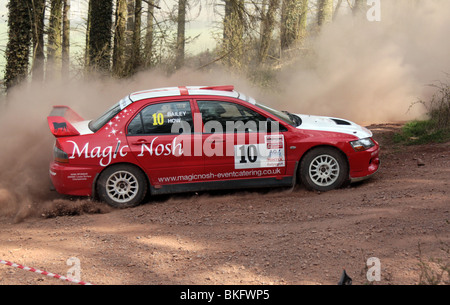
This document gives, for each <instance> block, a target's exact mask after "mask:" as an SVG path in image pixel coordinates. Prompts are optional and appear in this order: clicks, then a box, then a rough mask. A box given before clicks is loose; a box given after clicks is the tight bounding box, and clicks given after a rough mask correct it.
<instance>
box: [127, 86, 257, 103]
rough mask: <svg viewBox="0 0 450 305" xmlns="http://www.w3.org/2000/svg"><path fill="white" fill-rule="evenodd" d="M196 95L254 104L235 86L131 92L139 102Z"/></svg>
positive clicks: (185, 87)
mask: <svg viewBox="0 0 450 305" xmlns="http://www.w3.org/2000/svg"><path fill="white" fill-rule="evenodd" d="M194 95H214V96H224V97H232V98H239V99H241V100H243V101H246V102H249V103H252V104H254V102H253V101H254V100H253V99H251V98H247V97H246V96H245V95H244V94H242V93H240V92H237V91H235V90H234V86H182V87H165V88H156V89H150V90H144V91H138V92H134V93H131V94H130V96H129V98H130V100H131V101H132V102H137V101H140V100H145V99H149V98H158V97H170V96H194Z"/></svg>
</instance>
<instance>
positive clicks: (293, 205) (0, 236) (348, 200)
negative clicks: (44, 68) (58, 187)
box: [0, 124, 450, 285]
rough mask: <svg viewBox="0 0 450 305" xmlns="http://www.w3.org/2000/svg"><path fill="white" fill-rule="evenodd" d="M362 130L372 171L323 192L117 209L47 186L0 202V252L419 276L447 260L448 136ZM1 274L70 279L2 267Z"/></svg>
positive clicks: (155, 275)
mask: <svg viewBox="0 0 450 305" xmlns="http://www.w3.org/2000/svg"><path fill="white" fill-rule="evenodd" d="M370 128H371V129H372V130H373V131H374V133H375V137H376V139H377V140H378V141H379V142H380V143H381V145H382V167H381V169H380V171H379V172H378V173H377V174H376V176H374V177H373V178H372V179H370V180H368V181H365V182H362V183H358V184H356V185H352V186H348V187H345V188H343V189H339V190H335V191H331V192H327V193H316V192H309V191H307V190H305V189H304V188H303V187H302V186H297V187H296V188H295V189H293V190H289V189H273V190H248V191H236V192H232V191H230V192H220V193H218V192H209V193H208V192H206V193H195V194H183V195H176V196H164V197H157V198H155V199H154V200H152V202H148V203H146V204H143V205H141V206H139V207H136V208H132V209H126V210H114V209H111V208H108V207H107V206H106V205H105V204H102V203H96V202H92V201H90V200H88V199H85V198H67V197H62V196H58V195H52V196H54V197H52V198H51V199H49V200H46V201H43V202H39V201H38V202H33V203H30V204H28V205H27V208H25V209H24V208H22V209H20V210H18V211H17V210H16V211H13V212H12V211H11V210H8V209H5V205H7V202H8V201H7V200H2V201H0V203H2V204H3V206H0V208H1V210H0V211H3V213H0V240H1V244H0V260H7V261H11V262H14V263H17V264H21V265H25V266H29V267H33V268H36V269H42V270H45V271H48V272H53V273H57V274H60V275H64V276H65V275H66V274H67V272H68V271H69V270H73V269H71V268H72V267H73V266H72V265H68V264H67V262H68V260H69V259H70V258H72V257H74V258H76V259H77V261H78V262H79V264H80V267H81V279H82V280H84V281H87V282H91V283H94V284H98V285H105V284H125V285H134V284H151V285H159V284H166V285H172V284H174V285H178V284H196V285H197V284H198V285H204V284H233V285H234V284H243V285H247V284H249V285H256V284H258V285H259V284H264V285H292V284H314V285H317V284H325V285H328V284H329V285H335V284H337V283H338V281H339V279H340V277H341V274H342V270H343V269H345V270H346V272H347V274H348V275H349V276H350V277H351V278H352V279H353V284H356V285H364V284H393V285H400V284H407V285H409V284H418V283H420V282H421V280H423V277H422V275H424V274H425V271H428V273H429V274H432V275H439V274H440V273H441V271H442V268H443V267H442V266H443V265H445V264H447V268H448V264H449V262H450V259H449V258H450V255H449V248H450V247H449V245H450V234H449V233H450V185H449V183H450V182H449V180H450V179H449V178H450V143H447V144H433V145H423V146H406V147H405V146H397V145H394V144H393V143H391V141H390V139H391V135H392V133H393V132H394V131H395V130H397V129H398V128H399V125H395V124H386V125H372V126H370ZM1 195H2V194H0V197H1ZM3 197H5V196H3ZM31 211H33V212H31ZM372 257H376V258H378V259H379V262H380V267H381V269H380V281H373V282H372V281H369V280H368V277H367V271H368V268H371V267H373V266H372V265H370V266H367V261H368V259H369V258H372ZM371 270H372V269H371ZM373 275H375V273H373ZM440 280H441V282H442V283H447V284H448V283H449V282H448V273H447V274H446V275H445V274H444V277H443V278H442V279H440ZM0 284H3V285H11V284H18V285H24V284H33V285H39V284H40V285H68V283H67V282H64V281H61V280H58V279H54V278H50V277H47V276H44V275H40V274H36V273H32V272H27V271H24V270H20V269H16V268H12V267H9V266H4V265H0Z"/></svg>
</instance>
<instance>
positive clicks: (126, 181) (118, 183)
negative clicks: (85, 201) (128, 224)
mask: <svg viewBox="0 0 450 305" xmlns="http://www.w3.org/2000/svg"><path fill="white" fill-rule="evenodd" d="M97 191H98V194H99V197H100V199H101V200H103V201H105V202H106V203H107V204H109V205H110V206H112V207H115V208H129V207H134V206H137V205H139V204H140V203H141V202H142V201H143V200H144V198H145V195H146V193H147V181H146V179H145V175H144V174H143V173H142V171H141V170H140V169H138V168H136V167H135V166H132V165H127V164H121V165H115V166H112V167H110V168H107V169H106V170H105V171H104V172H103V173H102V174H101V175H100V177H99V179H98V183H97Z"/></svg>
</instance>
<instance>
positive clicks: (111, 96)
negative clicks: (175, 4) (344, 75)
mask: <svg viewBox="0 0 450 305" xmlns="http://www.w3.org/2000/svg"><path fill="white" fill-rule="evenodd" d="M162 75H164V74H163V73H162V72H158V71H153V72H143V73H140V74H138V75H136V76H135V77H133V78H131V79H128V80H115V79H105V78H101V77H89V78H87V79H85V80H72V81H69V82H64V81H62V80H56V81H51V80H47V81H46V82H43V83H36V82H31V83H27V84H22V85H20V86H18V87H16V88H14V89H13V90H11V91H10V92H9V93H8V96H7V98H6V99H5V100H4V101H3V100H2V101H0V102H1V103H0V130H2V134H3V135H2V144H1V149H0V216H8V217H12V218H13V219H14V221H15V222H19V221H22V220H23V219H25V218H27V217H31V216H42V215H44V216H45V215H53V214H54V213H55V212H54V211H64V213H65V214H68V213H69V212H68V211H69V210H72V211H74V213H75V211H78V212H79V211H88V210H89V209H86V208H85V205H86V204H87V203H89V199H78V200H75V201H74V200H73V199H71V198H69V199H64V198H63V199H61V197H62V196H61V195H58V194H57V193H55V192H52V191H50V187H51V183H50V178H49V172H48V170H49V163H50V161H51V159H52V153H53V151H52V149H53V144H54V141H55V139H54V137H53V135H52V134H51V133H50V130H49V127H48V124H47V116H48V114H49V113H50V112H51V110H52V107H53V105H67V106H69V107H71V108H72V109H74V110H75V111H76V112H77V113H79V114H80V115H81V116H82V117H84V118H85V119H93V118H95V117H97V116H99V115H100V114H101V113H103V112H104V111H106V110H107V109H108V108H110V107H111V106H112V105H113V104H114V103H116V102H117V101H119V100H120V99H121V98H123V97H124V96H126V95H128V94H129V93H130V92H135V91H139V90H145V89H150V88H157V87H166V86H180V85H199V84H206V85H208V84H209V85H213V84H223V83H226V84H231V83H234V82H235V81H236V79H237V78H235V77H232V76H229V75H227V74H226V73H223V72H221V71H220V72H219V71H216V72H211V73H200V72H198V73H195V72H192V71H180V72H178V73H177V74H175V75H172V76H167V77H165V76H162ZM194 76H195V77H194ZM238 83H241V84H244V83H245V80H241V81H239V82H238ZM64 204H65V205H66V206H65V207H63V206H64ZM90 204H91V205H92V203H90ZM52 209H53V210H54V211H53V212H52V211H51V210H52ZM93 210H94V211H104V210H107V207H106V206H104V207H102V208H100V209H99V210H96V209H93Z"/></svg>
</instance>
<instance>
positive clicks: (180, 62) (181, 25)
mask: <svg viewBox="0 0 450 305" xmlns="http://www.w3.org/2000/svg"><path fill="white" fill-rule="evenodd" d="M186 5H187V0H178V17H177V44H176V54H175V69H180V68H182V67H183V66H184V52H185V44H186Z"/></svg>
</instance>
